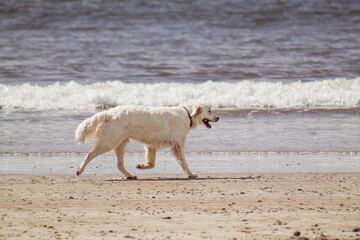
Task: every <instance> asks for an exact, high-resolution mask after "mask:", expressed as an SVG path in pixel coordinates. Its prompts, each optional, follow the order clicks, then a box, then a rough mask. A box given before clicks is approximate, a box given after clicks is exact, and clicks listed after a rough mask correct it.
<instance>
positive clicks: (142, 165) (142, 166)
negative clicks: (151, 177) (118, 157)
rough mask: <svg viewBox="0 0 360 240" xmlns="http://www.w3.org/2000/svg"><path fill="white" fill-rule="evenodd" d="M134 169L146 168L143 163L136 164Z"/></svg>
mask: <svg viewBox="0 0 360 240" xmlns="http://www.w3.org/2000/svg"><path fill="white" fill-rule="evenodd" d="M136 168H137V169H144V168H146V166H145V164H144V163H137V164H136Z"/></svg>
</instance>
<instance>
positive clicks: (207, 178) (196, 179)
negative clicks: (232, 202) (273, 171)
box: [105, 176, 261, 182]
mask: <svg viewBox="0 0 360 240" xmlns="http://www.w3.org/2000/svg"><path fill="white" fill-rule="evenodd" d="M259 178H261V176H248V177H198V178H182V177H158V178H140V179H126V178H120V179H119V178H117V179H106V180H105V181H106V182H167V181H208V180H255V179H259Z"/></svg>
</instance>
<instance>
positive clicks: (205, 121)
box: [203, 118, 211, 128]
mask: <svg viewBox="0 0 360 240" xmlns="http://www.w3.org/2000/svg"><path fill="white" fill-rule="evenodd" d="M203 123H204V124H205V126H206V127H207V128H211V125H210V123H209V119H206V118H204V119H203Z"/></svg>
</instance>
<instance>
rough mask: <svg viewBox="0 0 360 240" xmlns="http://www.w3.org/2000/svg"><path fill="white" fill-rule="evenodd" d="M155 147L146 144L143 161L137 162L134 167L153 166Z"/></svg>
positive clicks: (144, 167)
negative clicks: (144, 160)
mask: <svg viewBox="0 0 360 240" xmlns="http://www.w3.org/2000/svg"><path fill="white" fill-rule="evenodd" d="M156 150H157V149H155V148H152V147H149V146H146V153H145V159H146V162H145V163H137V164H136V168H138V169H147V168H153V167H155V156H156Z"/></svg>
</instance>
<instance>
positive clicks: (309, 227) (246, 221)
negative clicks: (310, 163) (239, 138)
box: [0, 173, 360, 239]
mask: <svg viewBox="0 0 360 240" xmlns="http://www.w3.org/2000/svg"><path fill="white" fill-rule="evenodd" d="M159 176H160V177H159ZM159 176H155V175H154V176H140V179H139V180H136V181H130V180H123V179H121V177H119V176H115V175H106V176H86V175H85V176H81V177H75V176H69V175H57V176H51V175H43V176H33V175H0V182H1V197H0V209H1V221H0V238H1V239H29V238H35V239H358V238H360V229H359V227H360V209H359V203H360V194H359V192H360V191H359V190H360V187H359V184H360V181H359V180H360V174H359V173H339V174H337V173H315V174H312V173H302V174H250V175H249V174H227V175H221V174H211V175H200V177H199V178H198V179H194V180H189V179H187V178H184V177H183V175H159Z"/></svg>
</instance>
